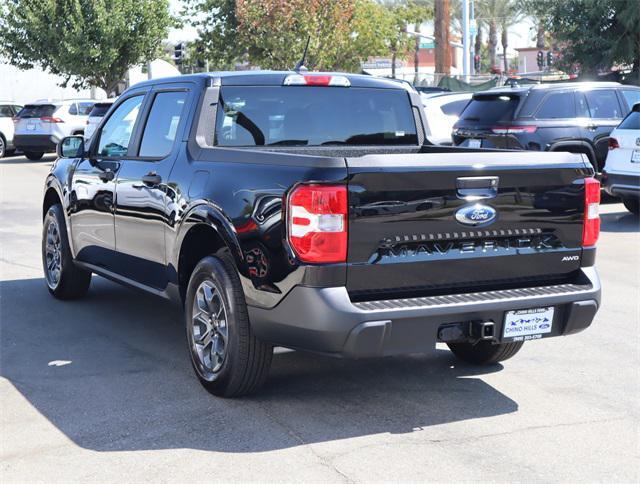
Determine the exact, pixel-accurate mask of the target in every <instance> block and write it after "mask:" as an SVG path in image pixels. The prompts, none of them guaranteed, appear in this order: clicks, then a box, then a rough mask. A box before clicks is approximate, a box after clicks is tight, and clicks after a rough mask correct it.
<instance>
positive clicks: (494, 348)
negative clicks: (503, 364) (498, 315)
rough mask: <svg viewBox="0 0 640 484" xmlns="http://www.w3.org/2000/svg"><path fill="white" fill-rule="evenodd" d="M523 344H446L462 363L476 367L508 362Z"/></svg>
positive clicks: (485, 342) (486, 342) (481, 342)
mask: <svg viewBox="0 0 640 484" xmlns="http://www.w3.org/2000/svg"><path fill="white" fill-rule="evenodd" d="M523 344H524V343H523V342H522V341H517V342H515V343H501V344H493V343H492V342H491V341H478V342H477V343H475V344H474V343H447V345H448V346H449V349H450V350H451V351H452V352H453V354H454V355H456V356H457V357H458V358H460V359H461V360H463V361H466V362H467V363H473V364H476V365H491V364H493V363H498V362H499V361H504V360H508V359H509V358H511V357H512V356H513V355H515V354H516V353H517V352H518V351H520V348H522V345H523Z"/></svg>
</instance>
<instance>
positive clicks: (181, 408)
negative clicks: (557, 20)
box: [0, 156, 640, 483]
mask: <svg viewBox="0 0 640 484" xmlns="http://www.w3.org/2000/svg"><path fill="white" fill-rule="evenodd" d="M52 161H53V158H52V157H51V156H47V157H45V158H44V159H43V160H42V161H39V162H32V161H28V160H26V159H25V158H22V157H13V158H5V159H2V160H0V343H1V345H0V375H1V376H0V481H1V482H3V483H10V482H65V483H70V482H82V483H86V482H143V481H153V482H166V481H179V482H188V481H196V480H197V481H201V482H203V481H207V482H220V481H226V482H228V481H249V480H251V481H277V482H280V483H281V482H323V483H328V482H363V483H364V482H372V481H458V480H464V481H479V480H482V481H521V482H531V481H608V482H638V481H639V480H640V458H639V457H640V455H639V449H640V418H639V417H640V415H639V414H640V352H639V350H638V348H639V346H638V344H639V342H640V341H639V327H640V324H639V323H640V306H639V300H640V297H639V296H640V289H639V288H640V235H639V233H640V224H639V222H638V220H637V219H636V218H634V217H633V216H632V215H631V214H629V213H628V212H627V211H625V209H624V207H623V206H622V205H621V204H618V203H609V204H607V205H605V206H603V208H602V212H603V216H602V235H601V239H600V243H599V248H598V256H597V260H598V262H597V266H598V269H599V271H600V274H601V277H602V282H603V306H602V308H601V309H600V311H599V313H598V315H597V317H596V320H595V322H594V323H593V325H592V326H591V328H589V329H588V330H586V331H584V332H582V333H580V334H577V335H574V336H570V337H561V338H552V339H547V340H543V341H534V342H528V343H526V344H525V346H524V347H523V349H522V350H521V351H520V353H519V354H518V355H516V356H515V357H514V358H513V359H511V360H508V361H506V362H504V364H502V365H495V366H492V367H488V368H476V367H473V366H469V365H465V364H461V363H459V362H458V361H456V360H455V359H454V358H453V356H452V355H451V353H450V352H449V351H447V350H446V349H445V348H444V347H443V348H440V346H439V347H438V349H437V351H436V352H435V353H434V354H431V355H427V356H421V355H416V356H408V357H393V358H385V359H377V360H365V361H348V360H338V359H332V358H325V357H320V356H316V355H310V354H304V353H299V352H293V351H286V350H278V351H277V354H276V355H275V356H274V363H273V367H272V370H271V375H270V379H269V381H268V383H267V385H266V386H265V388H264V389H263V391H262V392H261V393H260V394H258V395H256V396H252V397H249V398H244V399H240V400H223V399H217V398H214V397H212V396H211V395H209V394H208V393H207V392H206V391H205V390H204V389H203V388H201V386H200V385H199V384H198V382H197V380H196V378H195V377H194V375H193V372H192V370H191V367H190V364H189V357H188V353H187V349H186V344H185V341H184V334H183V326H182V316H181V313H180V310H179V308H177V307H174V306H173V305H171V304H170V303H168V302H165V301H163V300H160V299H157V298H155V297H153V296H148V295H146V294H143V293H140V292H134V291H131V290H129V289H126V288H124V287H120V286H118V285H116V284H114V283H111V282H109V281H106V280H104V279H101V278H99V277H96V276H94V278H93V281H92V286H91V289H90V291H89V294H88V296H87V297H86V298H84V299H82V300H79V301H74V302H62V301H57V300H55V299H53V298H52V297H51V296H49V294H48V293H47V290H46V288H45V284H44V281H43V278H42V269H41V262H40V232H41V206H42V185H43V180H44V178H45V175H46V173H47V171H48V170H49V167H50V165H51V163H52Z"/></svg>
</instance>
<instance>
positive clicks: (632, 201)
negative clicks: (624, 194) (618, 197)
mask: <svg viewBox="0 0 640 484" xmlns="http://www.w3.org/2000/svg"><path fill="white" fill-rule="evenodd" d="M622 203H624V206H625V208H626V209H627V210H629V212H631V213H633V214H636V215H638V214H639V213H640V200H638V199H637V198H623V199H622Z"/></svg>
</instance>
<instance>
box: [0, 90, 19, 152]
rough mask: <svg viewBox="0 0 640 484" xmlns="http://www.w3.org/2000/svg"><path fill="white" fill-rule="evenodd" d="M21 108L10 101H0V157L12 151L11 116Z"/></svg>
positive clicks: (12, 128) (12, 129) (12, 127)
mask: <svg viewBox="0 0 640 484" xmlns="http://www.w3.org/2000/svg"><path fill="white" fill-rule="evenodd" d="M21 109H22V106H18V105H17V104H14V103H12V102H10V101H0V158H2V157H3V156H6V155H8V154H11V153H12V152H13V149H14V147H13V131H14V126H13V118H14V116H15V115H16V114H18V111H20V110H21Z"/></svg>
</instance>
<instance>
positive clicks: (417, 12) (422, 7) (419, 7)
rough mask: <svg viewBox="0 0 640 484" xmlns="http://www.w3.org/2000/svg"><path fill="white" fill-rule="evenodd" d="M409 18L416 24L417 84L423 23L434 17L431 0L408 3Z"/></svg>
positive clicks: (415, 69)
mask: <svg viewBox="0 0 640 484" xmlns="http://www.w3.org/2000/svg"><path fill="white" fill-rule="evenodd" d="M407 18H408V20H409V21H410V22H411V23H413V25H414V26H415V28H414V30H415V33H416V34H418V35H415V36H414V37H415V38H414V49H413V65H414V79H413V82H414V84H417V83H418V81H419V79H418V65H419V63H420V31H421V27H422V23H423V22H425V21H426V20H430V19H432V18H433V8H432V7H431V2H430V1H425V0H411V1H410V2H409V4H408V5H407Z"/></svg>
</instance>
